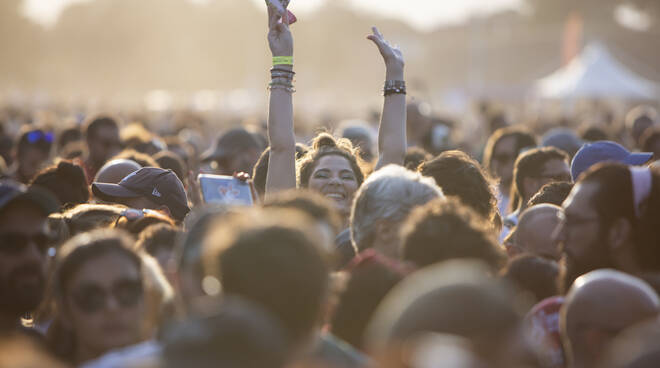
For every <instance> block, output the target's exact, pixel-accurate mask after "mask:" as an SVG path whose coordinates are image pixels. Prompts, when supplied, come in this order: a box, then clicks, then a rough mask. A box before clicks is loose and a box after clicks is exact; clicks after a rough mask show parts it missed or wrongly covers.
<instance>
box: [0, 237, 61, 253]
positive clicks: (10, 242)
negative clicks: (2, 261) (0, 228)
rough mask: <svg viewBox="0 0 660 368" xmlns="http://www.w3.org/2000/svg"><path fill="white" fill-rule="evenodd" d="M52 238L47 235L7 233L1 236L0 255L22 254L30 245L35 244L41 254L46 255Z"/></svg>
mask: <svg viewBox="0 0 660 368" xmlns="http://www.w3.org/2000/svg"><path fill="white" fill-rule="evenodd" d="M50 242H51V238H50V236H49V235H48V234H46V233H37V234H33V235H26V234H23V233H15V232H6V233H2V234H0V253H3V254H6V255H16V254H20V253H22V252H23V251H24V250H25V249H26V248H27V247H28V245H29V244H30V243H34V244H35V245H36V246H37V248H38V249H39V252H41V253H42V254H45V253H46V251H47V250H48V248H49V247H50Z"/></svg>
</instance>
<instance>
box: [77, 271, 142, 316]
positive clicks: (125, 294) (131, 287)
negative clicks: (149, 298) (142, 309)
mask: <svg viewBox="0 0 660 368" xmlns="http://www.w3.org/2000/svg"><path fill="white" fill-rule="evenodd" d="M108 294H110V295H112V298H114V300H115V301H116V302H117V304H118V305H119V306H120V307H121V308H131V307H134V306H136V305H137V304H138V303H139V302H140V300H141V299H142V295H143V288H142V283H141V282H140V280H131V279H121V280H118V281H116V282H115V283H114V284H113V285H112V287H111V288H110V291H107V290H105V289H104V288H103V287H101V286H99V285H98V284H93V283H88V284H85V285H83V286H81V287H79V288H78V290H76V291H75V292H74V293H73V302H74V303H75V304H76V306H77V307H78V308H79V309H80V310H82V311H83V312H85V313H90V314H91V313H96V312H98V311H100V310H101V309H103V308H105V307H106V306H107V305H108Z"/></svg>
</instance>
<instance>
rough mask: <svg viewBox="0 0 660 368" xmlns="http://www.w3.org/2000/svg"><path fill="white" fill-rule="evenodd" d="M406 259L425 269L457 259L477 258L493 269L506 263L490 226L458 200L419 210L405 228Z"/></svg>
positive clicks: (404, 253) (404, 257)
mask: <svg viewBox="0 0 660 368" xmlns="http://www.w3.org/2000/svg"><path fill="white" fill-rule="evenodd" d="M401 254H402V257H403V259H404V260H406V261H410V262H413V263H415V264H416V265H418V266H419V267H424V266H427V265H430V264H433V263H438V262H443V261H447V260H450V259H456V258H476V259H479V260H481V261H483V262H485V263H486V264H488V265H489V266H490V267H492V268H493V269H499V267H501V266H502V265H503V263H504V254H503V253H502V252H501V250H500V249H499V246H498V244H497V242H496V240H495V235H494V234H493V232H492V230H491V229H490V228H489V226H488V224H487V223H485V221H484V220H483V219H482V218H480V217H479V216H478V215H477V214H475V213H474V212H473V211H472V210H470V209H469V208H467V207H465V206H464V205H462V204H461V203H460V202H458V201H457V200H454V199H448V200H445V199H436V200H433V201H431V202H429V203H427V204H426V205H424V206H421V207H418V208H416V209H415V210H414V211H413V212H412V213H411V215H410V217H408V219H407V220H406V223H405V224H404V225H403V227H402V251H401Z"/></svg>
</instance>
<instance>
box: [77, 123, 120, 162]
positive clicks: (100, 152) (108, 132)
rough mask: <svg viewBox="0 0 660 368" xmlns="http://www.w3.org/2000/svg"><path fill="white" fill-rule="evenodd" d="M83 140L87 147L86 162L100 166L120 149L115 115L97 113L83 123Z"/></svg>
mask: <svg viewBox="0 0 660 368" xmlns="http://www.w3.org/2000/svg"><path fill="white" fill-rule="evenodd" d="M84 132H85V140H86V142H87V149H88V152H89V153H88V154H89V158H88V163H89V164H90V165H92V166H94V167H96V168H98V167H101V166H102V165H103V164H104V163H105V162H106V161H107V160H109V159H110V158H111V157H112V156H114V155H116V154H117V153H118V152H119V151H121V141H120V140H119V124H118V122H117V119H116V118H115V117H111V116H106V115H97V116H93V117H91V118H90V119H89V120H88V121H87V122H86V123H85V130H84Z"/></svg>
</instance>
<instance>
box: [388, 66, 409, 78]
mask: <svg viewBox="0 0 660 368" xmlns="http://www.w3.org/2000/svg"><path fill="white" fill-rule="evenodd" d="M385 80H405V78H404V76H403V67H398V68H390V67H387V68H386V69H385Z"/></svg>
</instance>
